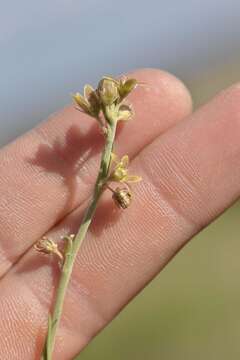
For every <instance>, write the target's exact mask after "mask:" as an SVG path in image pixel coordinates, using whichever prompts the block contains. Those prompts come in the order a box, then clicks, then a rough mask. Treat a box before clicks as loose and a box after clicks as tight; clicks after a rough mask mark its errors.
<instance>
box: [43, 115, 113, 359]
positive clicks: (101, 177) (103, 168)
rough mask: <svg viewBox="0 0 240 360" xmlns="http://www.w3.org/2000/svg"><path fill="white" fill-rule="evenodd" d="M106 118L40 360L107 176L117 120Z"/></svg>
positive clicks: (48, 350) (50, 343)
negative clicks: (96, 163) (91, 184)
mask: <svg viewBox="0 0 240 360" xmlns="http://www.w3.org/2000/svg"><path fill="white" fill-rule="evenodd" d="M104 115H105V117H106V120H107V121H108V131H107V137H106V143H105V147H104V150H103V153H102V158H101V164H100V170H99V173H98V177H97V181H96V184H95V187H94V193H93V197H92V200H91V202H90V205H89V207H88V208H87V210H86V213H85V215H84V218H83V220H82V224H81V226H80V228H79V231H78V233H77V235H76V236H75V237H74V240H73V242H71V239H69V240H70V241H69V244H68V246H67V249H66V255H65V262H64V265H63V269H62V272H61V277H60V280H59V285H58V289H57V293H56V300H55V306H54V310H53V314H52V317H51V318H49V324H50V325H49V329H48V334H47V338H46V344H45V349H44V351H43V353H42V358H41V359H42V360H51V359H52V352H53V349H54V343H55V337H56V331H57V327H58V325H59V321H60V318H61V314H62V309H63V303H64V298H65V294H66V290H67V287H68V283H69V280H70V277H71V273H72V269H73V265H74V261H75V259H76V256H77V254H78V251H79V249H80V247H81V245H82V243H83V240H84V238H85V235H86V233H87V230H88V228H89V225H90V224H91V221H92V218H93V215H94V212H95V210H96V207H97V203H98V200H99V198H100V196H101V194H102V192H103V189H104V185H105V182H106V179H107V176H108V171H109V166H110V161H111V152H112V148H113V143H114V139H115V133H116V126H117V121H114V119H109V114H106V113H105V114H104Z"/></svg>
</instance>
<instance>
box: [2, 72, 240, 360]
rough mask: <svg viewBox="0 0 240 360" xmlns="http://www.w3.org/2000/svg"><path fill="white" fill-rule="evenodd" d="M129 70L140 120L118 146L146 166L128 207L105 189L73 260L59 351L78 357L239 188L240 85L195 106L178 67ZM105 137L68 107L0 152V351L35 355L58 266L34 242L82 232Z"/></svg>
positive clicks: (136, 167)
mask: <svg viewBox="0 0 240 360" xmlns="http://www.w3.org/2000/svg"><path fill="white" fill-rule="evenodd" d="M130 76H132V77H135V78H137V79H138V80H139V81H143V82H145V83H146V84H147V86H143V87H138V88H137V90H136V91H135V92H134V93H133V94H131V96H130V98H129V101H130V102H131V103H132V104H133V107H134V109H135V113H136V115H135V119H134V120H132V121H131V122H129V123H127V124H125V125H124V126H121V127H120V129H119V131H118V136H117V140H116V147H115V153H117V154H119V155H120V156H121V155H123V154H125V153H127V154H129V156H130V158H131V159H132V162H131V166H130V169H131V173H132V174H137V175H140V176H142V178H143V181H142V182H141V183H139V184H137V185H135V186H134V188H133V192H134V201H133V202H132V204H131V206H130V208H129V209H127V210H126V211H118V210H116V209H115V207H114V204H113V202H112V201H111V194H110V192H106V193H105V194H104V195H103V197H102V199H101V202H100V204H99V207H98V210H97V213H96V216H95V219H94V221H93V224H92V226H91V229H90V232H89V233H88V235H87V238H86V241H85V242H84V245H83V247H82V249H81V252H80V254H79V256H78V258H77V262H76V265H75V267H74V271H73V276H72V282H71V284H70V287H69V290H68V294H67V298H66V302H65V306H64V314H63V318H62V321H61V326H60V329H59V331H58V336H57V342H56V350H55V352H54V359H58V360H61V359H64V360H66V359H71V358H72V357H73V356H74V355H76V354H77V353H78V352H79V351H80V350H81V349H83V347H84V346H85V345H86V344H87V343H88V342H89V341H90V340H91V338H92V337H93V336H94V335H95V334H96V333H97V332H99V331H100V330H101V329H102V328H103V327H104V326H105V325H106V324H107V323H108V322H109V321H111V319H112V318H113V317H114V316H115V315H116V314H117V313H118V312H119V311H120V310H121V309H122V308H123V307H124V306H125V305H126V304H127V303H128V302H129V301H130V300H131V298H132V297H134V296H135V295H136V294H137V293H138V292H139V291H140V290H141V289H142V288H143V287H144V286H145V285H146V284H147V283H148V282H149V281H150V280H151V279H152V278H153V277H154V276H155V275H156V274H157V273H158V272H159V271H161V269H162V268H163V267H164V266H165V265H166V264H167V263H168V262H169V261H170V260H171V258H172V257H173V256H174V255H175V254H176V253H177V252H178V251H179V249H180V248H181V247H182V246H184V244H186V242H187V241H188V240H190V239H191V238H192V237H193V236H194V235H195V234H196V233H197V232H199V231H200V230H201V229H202V228H204V227H205V226H207V225H208V224H209V223H210V222H211V221H213V220H214V219H215V218H216V217H217V216H219V215H220V214H221V213H222V212H223V211H224V210H225V209H226V208H227V207H229V206H230V205H231V204H232V203H233V202H234V201H236V200H237V199H238V197H239V195H240V141H239V135H240V85H239V84H236V85H233V86H232V87H231V88H229V89H227V90H225V91H223V92H222V93H220V94H219V95H217V96H216V97H215V98H214V99H213V100H211V101H210V102H209V103H208V104H206V105H205V106H203V107H202V108H201V109H199V110H198V111H196V112H195V113H194V114H191V109H192V106H191V97H190V95H189V93H188V91H187V89H186V88H185V86H184V85H183V84H182V83H181V82H180V81H179V80H178V79H176V78H175V77H173V76H172V75H170V74H168V73H165V72H162V71H159V70H153V69H145V70H139V71H137V72H135V73H132V74H130ZM102 144H103V141H102V137H101V134H100V133H99V130H98V128H97V125H96V124H95V123H94V120H93V119H91V118H88V116H86V115H84V114H82V113H80V112H78V111H76V110H75V109H74V108H73V106H70V107H67V108H65V109H64V110H62V111H61V112H59V113H57V114H54V115H53V116H51V117H50V118H49V119H48V120H47V121H46V122H43V123H41V124H40V125H39V126H38V127H37V128H35V129H33V130H31V131H30V132H28V133H27V134H25V135H24V136H22V137H20V138H18V139H17V140H16V141H14V142H13V143H11V144H9V145H8V146H6V147H4V148H2V149H1V151H0V167H1V169H0V199H1V201H0V275H1V280H0V294H1V296H0V319H1V322H0V333H1V337H0V349H1V359H4V360H8V359H24V360H28V359H29V360H30V359H39V357H40V352H41V348H42V345H43V341H44V336H45V333H46V322H47V314H48V311H49V307H50V306H51V303H52V300H53V296H54V288H55V286H57V279H58V276H59V266H58V264H57V261H56V259H55V258H51V257H49V256H46V255H43V254H39V253H36V251H34V250H33V249H32V245H33V244H34V243H35V242H36V241H37V240H38V239H39V238H41V236H43V235H44V234H46V235H47V236H49V237H51V238H52V239H54V240H56V241H57V240H59V238H60V236H61V235H64V234H66V233H67V234H70V233H75V232H76V231H77V228H78V227H79V224H80V222H81V218H82V215H83V211H84V209H85V208H86V205H87V203H88V201H89V196H90V194H91V189H92V186H93V183H94V181H95V178H96V174H97V171H98V164H99V156H100V152H101V148H102Z"/></svg>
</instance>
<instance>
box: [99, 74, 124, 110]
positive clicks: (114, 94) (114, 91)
mask: <svg viewBox="0 0 240 360" xmlns="http://www.w3.org/2000/svg"><path fill="white" fill-rule="evenodd" d="M118 88H119V84H118V81H116V80H114V79H112V78H110V77H104V78H102V80H100V82H99V84H98V88H97V92H98V96H99V98H100V100H101V102H102V103H103V104H104V105H105V106H108V105H112V104H113V103H114V102H115V101H116V100H118V99H119V91H118Z"/></svg>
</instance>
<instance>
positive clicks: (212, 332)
mask: <svg viewBox="0 0 240 360" xmlns="http://www.w3.org/2000/svg"><path fill="white" fill-rule="evenodd" d="M238 69H240V65H238V64H232V66H231V67H227V68H217V69H215V70H214V71H212V72H211V73H209V74H207V73H206V74H205V75H204V76H201V77H199V79H197V78H196V79H194V81H192V82H189V83H188V86H189V88H190V90H191V92H192V94H193V98H194V103H195V107H198V106H199V105H200V104H202V103H204V102H205V101H207V100H208V99H209V98H211V97H212V95H214V94H215V93H216V92H218V91H219V89H223V88H225V87H226V86H228V85H230V84H231V83H233V82H235V81H237V80H238ZM229 121H230V119H229ZM239 138H240V136H239ZM239 219H240V204H239V203H236V204H235V205H234V206H233V207H232V208H231V209H229V210H228V211H226V212H225V213H224V214H223V215H222V216H220V217H219V218H218V219H217V220H216V221H215V222H214V223H212V224H211V225H210V226H209V227H207V228H206V229H205V230H204V231H202V232H201V233H200V234H199V235H198V236H195V238H194V239H192V241H191V242H190V243H189V244H188V245H187V246H186V247H185V248H184V249H182V250H181V252H180V253H178V255H177V256H176V257H175V258H174V259H173V260H172V261H171V263H170V264H169V265H168V266H167V267H166V268H165V269H164V270H163V271H162V272H161V274H160V275H159V276H157V277H156V278H155V279H154V280H153V282H152V283H151V284H150V285H148V286H147V287H146V288H145V289H144V290H143V291H142V292H141V294H140V295H138V296H137V298H136V299H135V300H133V301H132V302H131V303H130V304H129V305H128V306H127V307H126V308H125V309H124V310H123V311H122V312H121V313H120V314H119V315H118V317H117V318H116V319H115V320H114V321H113V322H112V323H111V324H110V325H109V326H108V327H107V328H106V329H105V330H104V331H103V332H102V333H101V334H100V335H98V336H97V337H96V338H95V340H93V341H92V343H91V344H90V345H89V346H88V347H87V348H86V349H85V350H84V351H83V352H82V354H81V356H80V357H79V358H76V360H77V359H79V360H80V359H81V360H90V359H91V360H92V359H97V360H103V359H104V360H110V359H111V360H133V359H138V360H146V359H151V360H159V359H161V360H193V359H194V360H203V359H204V360H226V359H231V360H235V359H236V360H237V359H239V358H240V342H239V333H240V314H239V304H240V282H239V277H240V221H239Z"/></svg>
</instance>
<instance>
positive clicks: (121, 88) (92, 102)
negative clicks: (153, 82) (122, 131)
mask: <svg viewBox="0 0 240 360" xmlns="http://www.w3.org/2000/svg"><path fill="white" fill-rule="evenodd" d="M137 84H138V83H137V80H136V79H127V78H122V79H120V80H117V79H113V78H111V77H107V76H105V77H103V78H102V79H101V80H100V81H99V83H98V86H97V89H95V90H94V89H93V88H92V86H90V85H85V87H84V93H83V96H82V95H81V94H80V93H76V94H75V95H73V99H74V101H75V103H76V104H77V106H78V107H79V108H80V109H81V110H82V111H83V112H85V113H86V114H88V115H90V116H93V117H94V118H96V119H97V120H98V121H100V112H101V110H102V112H103V113H104V114H105V119H106V121H108V119H112V118H114V119H115V121H118V120H125V121H127V120H129V119H131V117H132V116H133V110H132V108H131V106H129V105H127V104H123V103H122V101H123V100H124V99H125V98H126V96H128V94H130V92H131V91H132V90H133V89H134V88H135V87H136V86H137ZM108 113H111V114H114V116H108ZM100 122H101V121H100Z"/></svg>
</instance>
